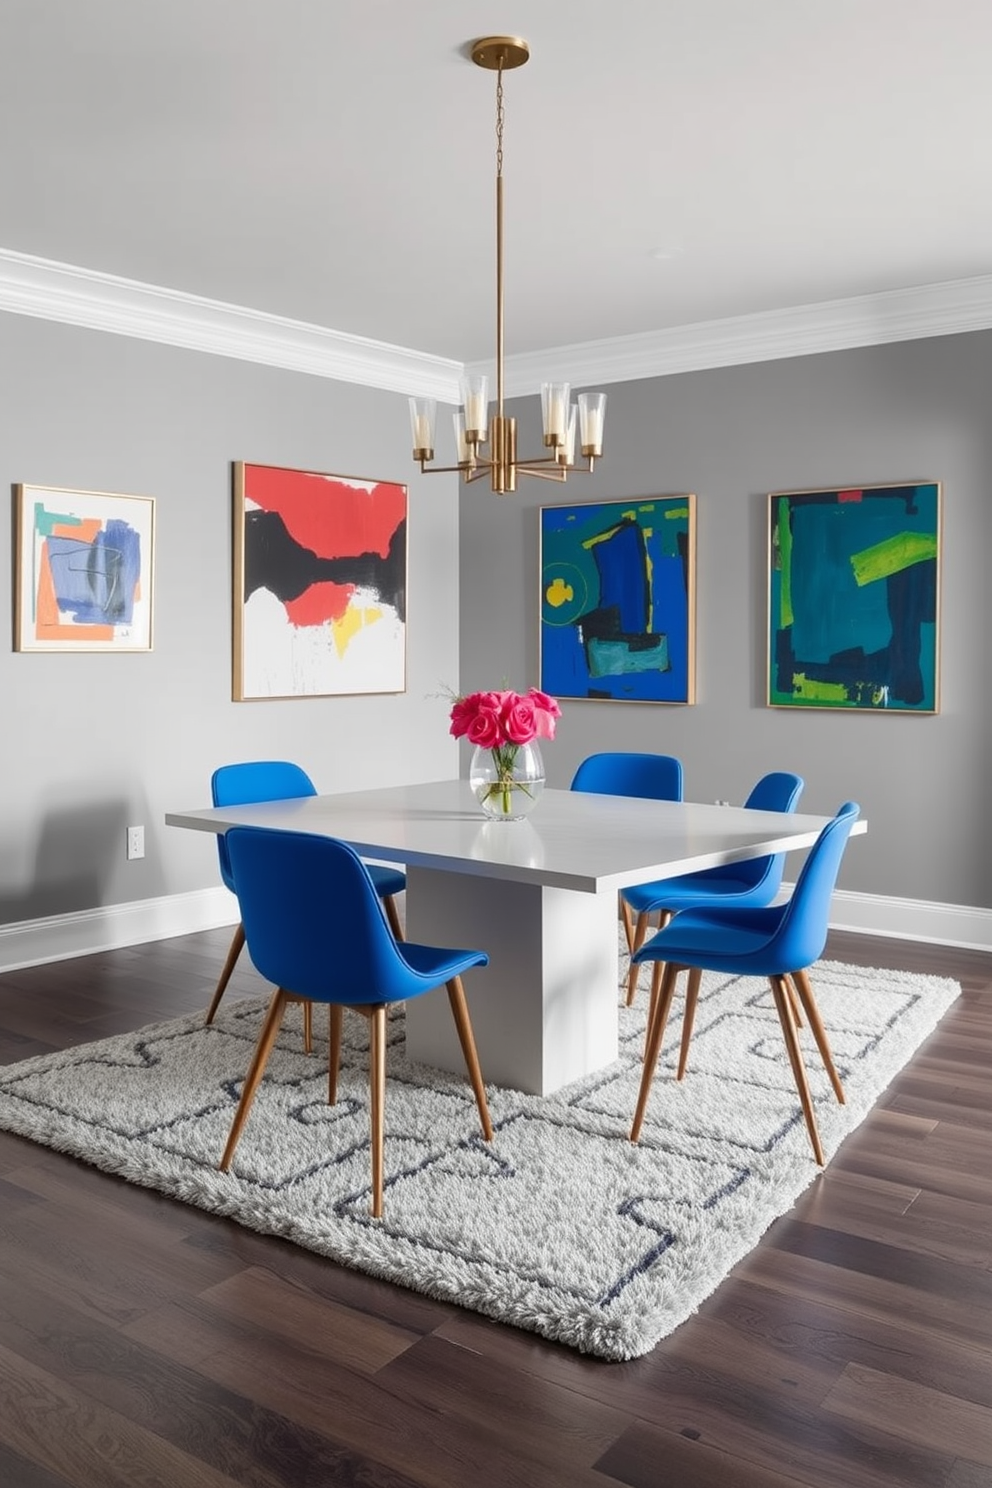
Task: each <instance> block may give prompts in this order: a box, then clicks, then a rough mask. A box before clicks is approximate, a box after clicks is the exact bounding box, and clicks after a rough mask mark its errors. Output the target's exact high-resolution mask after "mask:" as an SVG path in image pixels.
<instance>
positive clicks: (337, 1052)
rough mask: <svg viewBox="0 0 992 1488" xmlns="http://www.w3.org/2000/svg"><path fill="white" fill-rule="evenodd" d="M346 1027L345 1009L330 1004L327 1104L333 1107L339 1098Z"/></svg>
mask: <svg viewBox="0 0 992 1488" xmlns="http://www.w3.org/2000/svg"><path fill="white" fill-rule="evenodd" d="M343 1027H344V1008H343V1007H342V1006H341V1004H340V1003H339V1002H332V1003H331V1004H330V1050H329V1053H328V1056H327V1104H328V1105H329V1106H333V1105H334V1103H335V1101H336V1100H337V1098H338V1070H339V1068H340V1066H341V1031H342V1029H343Z"/></svg>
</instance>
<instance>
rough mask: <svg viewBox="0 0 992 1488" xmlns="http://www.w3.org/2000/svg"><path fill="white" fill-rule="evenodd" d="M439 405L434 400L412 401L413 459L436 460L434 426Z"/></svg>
mask: <svg viewBox="0 0 992 1488" xmlns="http://www.w3.org/2000/svg"><path fill="white" fill-rule="evenodd" d="M436 419H437V403H436V401H435V400H434V399H433V398H411V399H410V433H411V434H412V435H413V458H414V459H415V460H432V459H433V458H434V425H435V422H436Z"/></svg>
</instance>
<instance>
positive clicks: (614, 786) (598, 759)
mask: <svg viewBox="0 0 992 1488" xmlns="http://www.w3.org/2000/svg"><path fill="white" fill-rule="evenodd" d="M572 790H574V791H592V792H596V793H598V794H600V795H604V796H648V797H651V798H653V799H654V800H656V801H681V799H682V761H681V760H678V759H676V758H675V756H674V755H672V754H628V753H623V752H620V753H605V754H591V755H590V756H589V758H588V759H585V760H583V761H582V763H581V765H580V766H579V768H578V769H577V770H576V772H575V777H574V779H573V780H572Z"/></svg>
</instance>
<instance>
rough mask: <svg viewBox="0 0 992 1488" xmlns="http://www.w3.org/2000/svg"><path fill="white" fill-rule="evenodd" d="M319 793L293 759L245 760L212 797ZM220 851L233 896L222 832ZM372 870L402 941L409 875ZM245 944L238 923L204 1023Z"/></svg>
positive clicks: (225, 774)
mask: <svg viewBox="0 0 992 1488" xmlns="http://www.w3.org/2000/svg"><path fill="white" fill-rule="evenodd" d="M316 794H317V787H316V786H315V785H314V783H313V781H312V780H311V779H310V776H309V775H308V774H307V772H306V770H304V769H302V768H301V767H300V766H299V765H294V764H293V763H292V762H291V761H290V760H246V761H244V762H243V763H241V764H237V765H221V766H220V768H219V769H218V770H215V771H214V773H213V775H212V776H211V779H210V795H211V799H212V801H213V803H214V805H215V806H248V805H252V804H254V803H255V802H256V801H290V800H296V799H298V798H300V797H301V796H315V795H316ZM217 852H218V855H219V857H220V876H221V878H222V879H223V880H224V883H225V884H226V885H227V887H228V888H229V889H230V890H231V892H232V893H233V892H234V880H233V878H232V877H231V864H230V860H229V858H228V855H227V844H226V836H225V834H223V833H222V834H221V835H219V836H218V838H217ZM369 871H370V873H371V875H372V882H373V883H374V884H375V887H376V891H377V893H379V894H380V895H381V896H382V899H383V902H384V904H385V908H386V914H387V915H388V916H389V923H390V925H391V926H392V930H393V934H394V935H395V936H396V938H397V940H402V939H403V930H402V927H401V926H400V920H399V915H398V913H397V910H396V902H395V900H394V898H393V895H394V894H402V892H403V890H404V889H405V888H406V875H405V873H404V872H403V870H402V869H401V868H383V867H379V866H378V865H370V868H369ZM244 943H245V930H244V926H243V925H242V924H240V923H239V924H238V926H237V928H236V930H235V932H234V937H233V939H232V940H231V948H230V950H229V951H228V953H227V960H226V961H225V962H224V967H223V970H222V971H221V974H220V980H219V981H218V983H217V987H216V989H215V991H214V995H213V1000H212V1002H211V1004H210V1006H209V1008H208V1009H207V1016H206V1020H205V1021H206V1022H207V1023H212V1022H213V1021H214V1016H215V1014H216V1012H217V1009H218V1008H219V1007H220V1001H221V998H222V997H223V996H224V993H225V992H226V991H227V984H228V982H229V981H230V980H231V974H232V973H233V971H234V968H235V966H236V965H237V961H238V957H239V956H240V955H241V951H242V949H243V947H244ZM305 1022H306V1027H305V1038H306V1043H307V1048H308V1049H309V1047H310V1029H309V1021H308V1020H305Z"/></svg>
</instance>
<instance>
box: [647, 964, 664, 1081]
mask: <svg viewBox="0 0 992 1488" xmlns="http://www.w3.org/2000/svg"><path fill="white" fill-rule="evenodd" d="M664 975H665V963H664V961H655V962H654V965H653V969H652V971H651V995H650V997H649V999H648V1021H647V1023H646V1025H645V1028H644V1057H645V1059H646V1058H647V1057H648V1044H649V1043H650V1041H651V1025H652V1024H653V1022H654V1015H655V1013H656V1012H657V1011H658V1003H659V1001H660V999H661V981H662V977H663V976H664Z"/></svg>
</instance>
